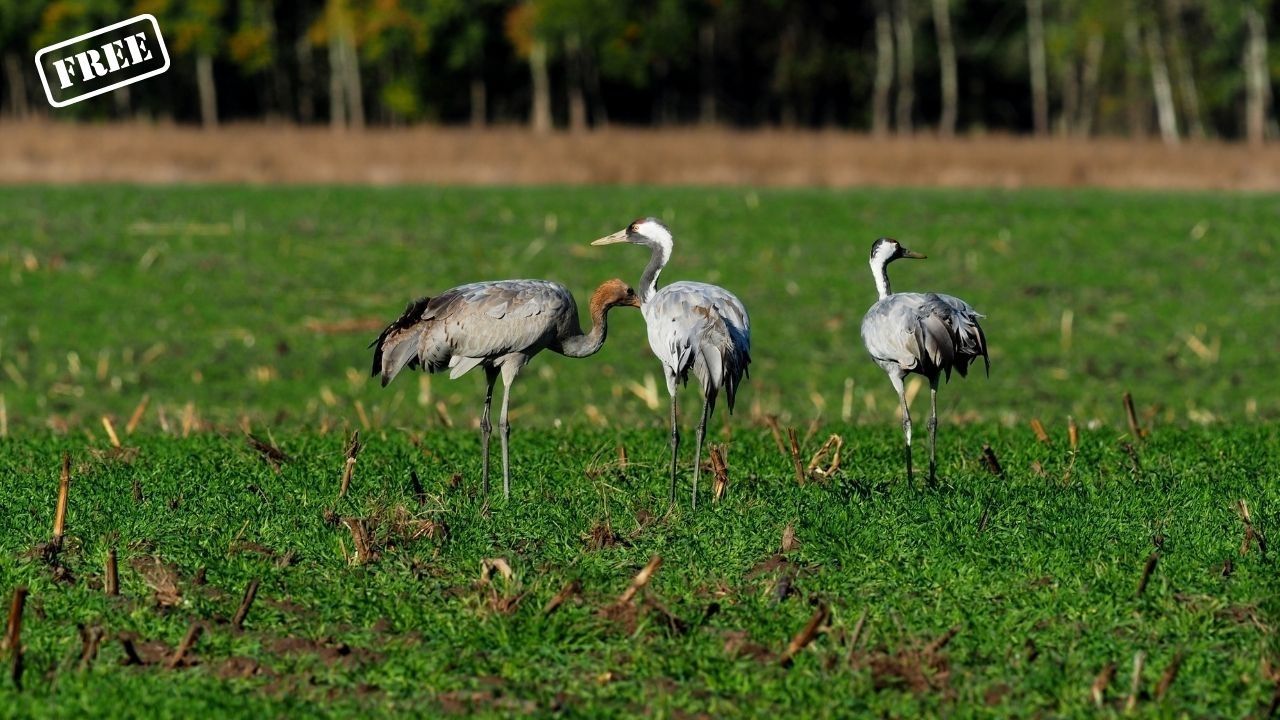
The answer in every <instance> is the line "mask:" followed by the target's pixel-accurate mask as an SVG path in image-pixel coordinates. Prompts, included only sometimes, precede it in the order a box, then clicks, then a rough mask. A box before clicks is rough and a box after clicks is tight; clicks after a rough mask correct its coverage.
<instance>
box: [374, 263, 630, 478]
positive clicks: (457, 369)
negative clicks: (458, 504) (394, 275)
mask: <svg viewBox="0 0 1280 720" xmlns="http://www.w3.org/2000/svg"><path fill="white" fill-rule="evenodd" d="M623 305H628V306H632V307H639V298H638V297H637V296H636V294H635V292H634V291H633V290H632V289H631V288H630V287H627V285H626V283H624V282H622V281H621V280H616V279H615V280H609V281H607V282H605V283H604V284H602V285H601V286H600V287H599V288H597V289H596V291H595V293H594V294H593V295H592V297H591V304H590V310H591V320H592V327H591V331H590V332H589V333H586V334H584V333H583V332H582V330H581V326H580V325H579V324H578V306H577V303H576V302H575V301H574V299H573V295H572V294H571V293H570V292H569V291H568V290H567V289H566V288H565V287H564V286H563V285H560V284H558V283H553V282H549V281H547V280H498V281H492V282H478V283H471V284H469V285H460V286H458V287H456V288H453V289H451V290H446V291H445V292H443V293H441V294H440V295H438V296H436V297H434V298H431V297H424V298H420V299H418V300H416V301H414V302H412V303H410V304H409V306H408V307H407V308H405V312H404V314H402V315H401V317H400V318H399V319H398V320H396V321H395V322H393V323H391V324H390V325H388V326H387V328H386V329H385V330H383V331H382V334H381V335H379V336H378V339H376V340H374V341H373V343H372V344H371V345H370V347H372V348H374V353H373V374H374V375H381V376H382V384H383V385H384V386H385V385H386V384H387V383H389V382H391V380H392V379H393V378H395V376H396V375H397V374H398V373H399V372H400V371H401V370H402V369H404V368H405V367H408V368H410V369H416V368H419V367H421V368H423V369H425V370H426V371H427V372H431V373H435V372H441V371H443V370H445V369H448V370H449V377H450V378H451V379H453V378H458V377H461V376H462V375H464V374H466V373H467V372H469V371H471V370H473V369H474V368H476V367H483V368H484V370H485V379H486V390H485V401H484V413H483V415H482V416H481V418H480V430H481V451H482V453H483V455H484V458H483V471H482V472H483V476H484V490H485V493H486V494H488V491H489V433H490V430H491V425H490V422H489V406H490V404H491V402H492V399H493V386H494V383H495V382H496V380H497V378H498V375H499V374H501V375H502V382H503V386H504V390H503V397H502V411H501V417H500V420H499V429H500V430H501V431H502V434H501V440H502V486H503V494H504V495H506V496H510V492H511V485H510V471H509V463H508V456H507V440H508V436H509V433H510V425H509V424H508V422H507V407H508V401H509V399H510V393H511V384H512V383H514V382H515V379H516V375H517V374H519V372H520V369H521V368H522V367H524V365H525V364H526V363H528V362H529V360H530V359H532V358H533V356H534V355H537V354H538V353H539V352H541V351H542V350H551V351H553V352H557V353H560V354H561V355H566V356H568V357H586V356H588V355H592V354H594V353H595V352H597V351H598V350H599V349H600V347H601V346H602V345H603V344H604V340H605V335H606V334H607V331H608V324H607V320H606V317H607V315H608V311H609V309H610V308H612V307H617V306H623Z"/></svg>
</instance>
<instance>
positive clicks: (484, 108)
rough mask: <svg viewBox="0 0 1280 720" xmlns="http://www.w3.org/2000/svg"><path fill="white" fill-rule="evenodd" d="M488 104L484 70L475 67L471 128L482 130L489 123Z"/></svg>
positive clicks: (473, 72)
mask: <svg viewBox="0 0 1280 720" xmlns="http://www.w3.org/2000/svg"><path fill="white" fill-rule="evenodd" d="M478 64H479V63H477V65H478ZM488 102H489V91H488V88H487V87H485V83H484V69H483V68H480V67H474V68H472V70H471V127H473V128H482V127H484V126H485V123H486V122H488V116H489V108H488Z"/></svg>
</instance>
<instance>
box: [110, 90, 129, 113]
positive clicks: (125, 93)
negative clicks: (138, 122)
mask: <svg viewBox="0 0 1280 720" xmlns="http://www.w3.org/2000/svg"><path fill="white" fill-rule="evenodd" d="M131 98H132V96H131V95H130V93H129V86H128V85H125V86H124V87H122V88H120V89H118V90H112V91H111V102H112V104H114V105H115V106H116V119H118V120H127V119H128V118H129V106H130V105H131V102H130V100H131Z"/></svg>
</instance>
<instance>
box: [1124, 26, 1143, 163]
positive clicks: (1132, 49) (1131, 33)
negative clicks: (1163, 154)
mask: <svg viewBox="0 0 1280 720" xmlns="http://www.w3.org/2000/svg"><path fill="white" fill-rule="evenodd" d="M1126 13H1127V14H1126V15H1125V19H1124V51H1125V61H1126V62H1125V64H1124V96H1125V103H1126V105H1127V108H1126V109H1127V112H1126V115H1127V116H1128V119H1129V137H1132V138H1140V137H1146V134H1147V102H1146V98H1145V97H1143V95H1142V34H1141V32H1140V31H1139V29H1138V21H1137V19H1136V18H1134V16H1133V13H1134V8H1133V6H1132V5H1130V6H1129V8H1128V10H1127V11H1126Z"/></svg>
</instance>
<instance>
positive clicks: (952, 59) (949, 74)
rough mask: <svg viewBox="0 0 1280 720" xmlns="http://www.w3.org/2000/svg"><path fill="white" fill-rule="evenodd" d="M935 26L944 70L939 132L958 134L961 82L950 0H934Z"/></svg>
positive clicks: (939, 57)
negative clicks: (958, 106)
mask: <svg viewBox="0 0 1280 720" xmlns="http://www.w3.org/2000/svg"><path fill="white" fill-rule="evenodd" d="M933 26H934V29H935V30H936V31H937V34H938V67H939V70H941V72H942V117H941V118H939V120H938V132H939V134H941V135H942V137H946V138H949V137H952V136H953V135H955V134H956V114H957V104H958V102H959V88H958V85H959V83H958V82H957V78H956V44H955V40H954V38H953V37H952V35H951V8H950V0H933Z"/></svg>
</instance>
